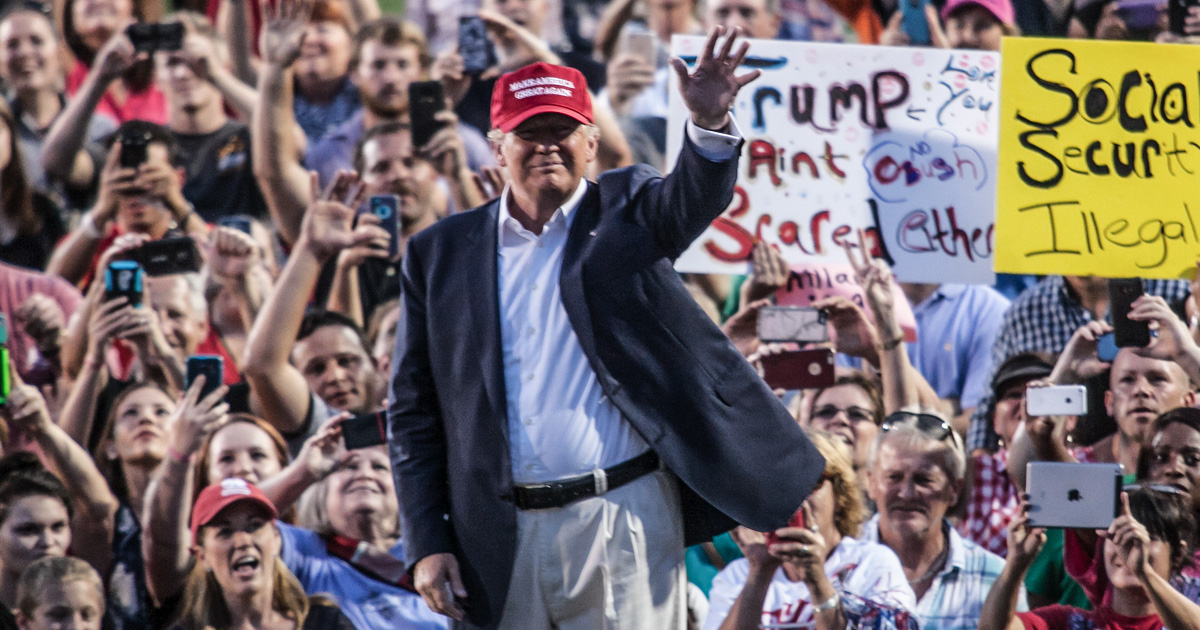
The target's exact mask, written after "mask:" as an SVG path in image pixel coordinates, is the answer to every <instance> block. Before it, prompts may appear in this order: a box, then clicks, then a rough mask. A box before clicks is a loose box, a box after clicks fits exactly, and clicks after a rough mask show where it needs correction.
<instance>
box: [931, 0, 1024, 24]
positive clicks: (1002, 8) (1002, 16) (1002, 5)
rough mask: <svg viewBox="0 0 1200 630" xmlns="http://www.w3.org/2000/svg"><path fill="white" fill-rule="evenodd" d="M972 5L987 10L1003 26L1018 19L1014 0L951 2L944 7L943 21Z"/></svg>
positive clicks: (957, 0)
mask: <svg viewBox="0 0 1200 630" xmlns="http://www.w3.org/2000/svg"><path fill="white" fill-rule="evenodd" d="M972 4H977V5H979V6H981V7H983V8H985V9H987V11H988V13H991V14H992V15H994V16H996V19H997V20H1000V22H1001V23H1003V24H1010V25H1011V24H1014V20H1015V19H1016V17H1015V12H1014V11H1013V5H1012V0H949V2H947V3H946V6H944V7H942V19H943V20H945V19H948V18H949V17H950V14H951V13H954V12H955V11H957V10H958V9H960V8H962V7H965V6H968V5H972Z"/></svg>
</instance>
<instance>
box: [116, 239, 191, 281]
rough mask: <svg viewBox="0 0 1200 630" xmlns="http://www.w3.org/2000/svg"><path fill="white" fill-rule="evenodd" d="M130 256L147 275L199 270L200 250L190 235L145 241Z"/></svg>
mask: <svg viewBox="0 0 1200 630" xmlns="http://www.w3.org/2000/svg"><path fill="white" fill-rule="evenodd" d="M131 256H132V257H133V258H134V260H137V261H138V262H140V263H141V264H142V269H143V270H144V271H145V272H146V275H148V276H169V275H171V274H176V273H193V272H197V271H200V251H199V250H198V249H196V241H194V240H192V238H191V237H190V236H179V237H176V238H163V239H159V240H157V241H146V242H145V243H144V244H142V245H141V246H140V247H138V248H137V249H135V250H133V253H132V254H131Z"/></svg>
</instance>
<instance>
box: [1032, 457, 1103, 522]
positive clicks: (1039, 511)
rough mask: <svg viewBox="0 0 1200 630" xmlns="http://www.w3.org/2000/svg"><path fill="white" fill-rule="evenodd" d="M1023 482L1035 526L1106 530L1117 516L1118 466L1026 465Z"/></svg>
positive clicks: (1049, 463)
mask: <svg viewBox="0 0 1200 630" xmlns="http://www.w3.org/2000/svg"><path fill="white" fill-rule="evenodd" d="M1026 479H1027V483H1026V487H1027V489H1028V491H1029V522H1030V524H1031V525H1033V526H1034V527H1061V528H1072V529H1108V526H1109V525H1111V524H1112V522H1113V519H1114V518H1116V516H1117V514H1119V513H1120V510H1121V486H1122V476H1121V467H1120V466H1118V465H1117V464H1078V463H1073V464H1064V463H1060V462H1029V464H1028V465H1027V467H1026Z"/></svg>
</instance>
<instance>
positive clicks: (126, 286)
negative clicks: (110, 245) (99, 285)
mask: <svg viewBox="0 0 1200 630" xmlns="http://www.w3.org/2000/svg"><path fill="white" fill-rule="evenodd" d="M119 297H123V298H125V301H126V302H128V303H129V305H130V306H132V307H134V308H136V307H138V306H141V305H142V266H141V265H139V264H138V263H137V262H135V261H132V260H114V261H112V262H110V263H108V268H107V269H105V270H104V301H105V302H107V301H109V300H113V299H116V298H119Z"/></svg>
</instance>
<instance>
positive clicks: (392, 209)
mask: <svg viewBox="0 0 1200 630" xmlns="http://www.w3.org/2000/svg"><path fill="white" fill-rule="evenodd" d="M368 207H369V208H370V209H371V214H373V215H375V216H376V217H377V218H378V219H379V227H382V228H383V229H385V230H387V232H388V257H389V258H391V259H393V260H395V259H396V258H397V257H398V256H399V255H400V198H399V197H397V196H396V195H372V196H371V199H370V201H369V202H368Z"/></svg>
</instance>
